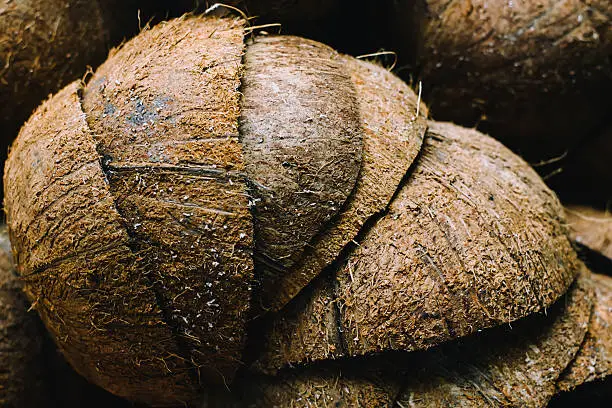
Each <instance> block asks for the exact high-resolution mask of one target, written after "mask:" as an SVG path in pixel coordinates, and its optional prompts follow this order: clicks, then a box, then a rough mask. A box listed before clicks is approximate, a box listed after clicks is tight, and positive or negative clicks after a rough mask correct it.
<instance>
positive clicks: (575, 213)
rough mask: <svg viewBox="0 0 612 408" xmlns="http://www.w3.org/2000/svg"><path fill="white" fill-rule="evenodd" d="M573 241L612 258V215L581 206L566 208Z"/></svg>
mask: <svg viewBox="0 0 612 408" xmlns="http://www.w3.org/2000/svg"><path fill="white" fill-rule="evenodd" d="M565 216H566V218H567V223H568V225H569V227H570V232H571V236H572V239H574V240H575V241H576V242H578V243H580V244H582V245H584V246H586V247H588V248H590V249H592V250H593V251H597V252H599V253H601V254H602V255H605V256H607V257H608V258H612V215H610V213H608V212H607V211H602V210H598V209H595V208H592V207H586V206H580V205H568V206H566V207H565Z"/></svg>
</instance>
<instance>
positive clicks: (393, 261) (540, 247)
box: [258, 122, 578, 369]
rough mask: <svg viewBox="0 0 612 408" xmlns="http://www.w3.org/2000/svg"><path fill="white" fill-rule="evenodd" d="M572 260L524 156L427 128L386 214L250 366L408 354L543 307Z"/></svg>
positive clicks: (556, 207) (275, 325) (459, 131)
mask: <svg viewBox="0 0 612 408" xmlns="http://www.w3.org/2000/svg"><path fill="white" fill-rule="evenodd" d="M577 265H578V261H577V258H576V255H575V252H574V250H573V248H572V245H571V242H570V240H569V239H568V236H567V227H566V224H565V221H564V219H563V209H562V207H561V205H560V203H559V201H558V199H557V198H556V196H555V195H554V194H553V193H552V192H551V191H550V190H549V189H548V188H547V187H546V186H545V185H544V183H543V182H542V180H541V179H540V178H539V177H538V176H537V175H536V173H535V172H534V171H533V170H532V169H531V168H530V167H529V166H528V165H527V164H526V163H525V162H524V161H522V160H521V159H519V158H518V157H516V156H515V155H513V154H512V153H510V152H509V151H508V150H507V149H506V148H504V147H503V146H502V145H501V144H499V143H498V142H496V141H494V140H493V139H491V138H489V137H487V136H484V135H482V134H480V133H478V132H476V131H474V130H468V129H464V128H460V127H458V126H455V125H451V124H446V123H436V122H430V124H429V130H428V131H427V135H426V138H425V142H424V146H423V149H422V151H421V154H420V156H419V158H418V159H417V161H416V162H415V166H414V168H413V169H412V170H411V171H410V174H409V177H408V179H407V180H406V181H405V183H404V184H403V185H402V187H401V189H400V191H399V192H398V194H397V196H396V197H395V198H394V200H393V201H392V203H391V205H390V207H389V210H388V211H387V212H385V213H384V215H383V216H382V217H381V218H380V219H378V220H377V221H376V222H375V223H374V224H373V225H372V226H371V228H369V229H368V230H367V231H366V233H364V234H361V235H360V237H359V238H358V242H357V245H356V248H355V249H354V250H353V251H352V253H350V254H349V255H348V256H347V258H346V261H345V262H343V263H342V264H341V265H340V267H339V269H338V270H337V271H336V272H334V273H331V274H327V275H326V276H322V277H321V279H319V280H318V281H317V282H316V284H315V285H313V286H312V287H311V288H310V291H307V292H304V293H302V294H301V295H300V296H298V298H297V299H296V300H295V301H294V302H293V303H292V304H290V305H289V307H288V308H286V309H285V310H283V311H281V312H280V313H279V315H278V316H275V317H274V318H273V319H272V324H271V329H270V330H269V333H268V338H267V346H266V347H264V348H265V350H266V351H265V352H264V355H263V357H262V358H261V360H260V361H259V363H258V364H259V366H260V367H262V368H263V369H275V368H280V367H283V366H286V365H289V364H295V363H302V362H307V361H314V360H325V359H330V358H337V357H342V356H356V355H363V354H369V353H373V352H380V351H385V350H405V351H411V350H418V349H424V348H428V347H431V346H434V345H437V344H440V343H443V342H445V341H448V340H451V339H455V338H457V337H462V336H465V335H468V334H471V333H474V332H476V331H478V330H480V329H484V328H487V327H492V326H497V325H500V324H502V323H509V322H512V321H514V320H517V319H519V318H522V317H525V316H527V315H529V314H531V313H534V312H536V311H540V310H544V309H546V308H547V307H550V305H551V304H553V303H554V302H555V301H556V300H557V299H558V298H559V297H560V296H561V295H562V294H563V293H565V291H566V290H567V288H568V287H569V285H570V283H571V282H572V281H573V279H574V276H575V273H576V271H577V270H578V266H577Z"/></svg>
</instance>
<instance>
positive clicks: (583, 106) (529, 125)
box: [388, 0, 612, 162]
mask: <svg viewBox="0 0 612 408" xmlns="http://www.w3.org/2000/svg"><path fill="white" fill-rule="evenodd" d="M388 4H390V7H391V10H390V15H389V21H390V22H389V23H388V24H389V26H390V27H392V29H391V34H392V36H391V37H392V39H393V40H394V41H395V47H394V49H396V50H398V52H399V54H400V57H405V59H404V64H408V65H410V66H411V67H412V69H410V70H407V71H406V72H407V73H409V75H410V77H411V78H412V79H414V80H415V81H422V82H423V90H424V91H423V96H424V100H425V101H426V102H427V103H428V104H429V106H430V109H431V113H432V115H433V117H434V118H436V119H437V120H449V121H453V122H456V123H458V124H462V125H464V126H469V127H472V126H476V125H478V127H479V129H481V130H482V131H484V132H487V133H489V134H491V135H493V136H494V137H495V138H498V139H499V140H501V141H502V142H503V143H504V144H506V145H507V146H509V147H510V148H511V149H513V150H514V151H516V152H518V153H520V154H521V155H523V156H524V157H526V158H527V159H528V160H530V161H533V162H538V161H540V160H544V159H552V158H555V157H558V156H561V155H562V154H564V153H565V152H566V151H567V150H568V149H569V148H572V147H574V146H576V145H577V144H579V142H580V140H581V139H583V138H587V137H589V136H590V135H592V134H593V133H594V132H596V131H597V130H598V129H599V128H600V127H601V125H602V124H603V123H604V120H608V119H609V118H608V117H609V113H610V110H609V102H608V95H609V94H610V91H612V62H611V61H610V59H609V56H610V54H611V53H612V30H611V29H610V22H611V20H610V19H611V17H612V3H611V2H610V1H608V0H588V1H582V0H570V1H566V0H536V1H521V0H510V1H508V0H493V1H491V0H452V1H440V0H425V1H412V0H403V1H394V2H388Z"/></svg>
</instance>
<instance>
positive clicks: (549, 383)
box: [398, 272, 593, 408]
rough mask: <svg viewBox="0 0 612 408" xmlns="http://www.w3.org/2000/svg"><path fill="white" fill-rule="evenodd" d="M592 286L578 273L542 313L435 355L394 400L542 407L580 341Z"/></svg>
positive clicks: (407, 403) (423, 403)
mask: <svg viewBox="0 0 612 408" xmlns="http://www.w3.org/2000/svg"><path fill="white" fill-rule="evenodd" d="M592 306H593V286H592V283H591V281H590V278H589V276H588V273H586V272H584V273H582V274H581V275H580V276H579V277H578V279H577V281H576V283H574V285H572V287H571V288H570V290H569V292H568V294H567V296H565V297H564V298H562V299H561V300H559V301H558V302H557V303H556V304H555V305H554V306H552V307H551V308H550V309H549V310H548V311H547V314H546V315H544V314H541V315H538V316H531V317H528V318H526V319H524V320H521V321H518V322H516V324H513V325H512V326H507V327H500V328H498V329H495V330H494V331H493V332H491V333H481V334H480V335H478V336H473V337H472V338H468V339H466V340H465V341H459V342H458V343H457V344H449V345H448V347H447V348H442V349H441V350H439V351H436V350H432V351H431V353H432V354H435V356H433V355H432V356H431V359H430V360H429V364H428V365H427V366H425V367H423V368H422V369H421V370H420V371H419V373H418V374H412V375H410V374H409V377H408V379H407V383H406V385H405V388H404V390H403V391H402V393H401V395H400V397H399V399H398V401H399V402H400V403H401V404H402V405H403V406H413V407H489V406H508V407H534V408H535V407H545V406H546V404H547V403H548V401H549V400H550V398H551V397H552V396H553V395H554V394H555V393H556V381H557V379H558V378H559V376H560V375H561V373H562V372H563V371H564V370H565V368H566V367H567V366H568V364H570V362H571V361H572V360H573V358H574V356H575V355H576V353H577V352H578V350H579V348H580V345H581V343H582V341H583V339H584V337H585V334H586V331H587V326H588V321H589V316H590V315H591V312H592Z"/></svg>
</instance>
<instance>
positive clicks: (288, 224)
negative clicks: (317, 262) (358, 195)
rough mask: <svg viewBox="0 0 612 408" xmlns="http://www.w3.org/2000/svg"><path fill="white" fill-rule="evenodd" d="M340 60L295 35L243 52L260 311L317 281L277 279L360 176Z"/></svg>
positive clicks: (354, 116) (352, 107)
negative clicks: (262, 307) (259, 285)
mask: <svg viewBox="0 0 612 408" xmlns="http://www.w3.org/2000/svg"><path fill="white" fill-rule="evenodd" d="M342 62H343V61H342V59H341V58H340V56H339V55H338V53H337V52H336V51H334V50H333V49H331V48H329V47H327V46H325V45H323V44H320V43H316V42H314V41H309V40H305V39H302V38H299V37H288V36H278V37H260V38H256V39H255V40H253V41H252V42H250V43H249V45H248V47H247V50H246V54H245V58H244V64H245V67H244V71H245V72H244V77H243V80H242V89H241V91H242V94H243V98H242V112H241V119H240V134H241V138H240V140H241V142H242V146H243V150H244V156H245V163H246V173H247V175H248V177H249V183H250V193H251V196H252V198H251V200H252V212H253V219H254V223H255V224H254V227H255V239H256V241H255V250H256V252H255V258H256V260H257V271H258V273H259V275H260V276H259V279H260V280H261V284H262V297H263V306H264V307H266V308H267V307H273V306H278V305H283V304H284V303H286V302H287V301H288V300H290V299H291V298H292V297H293V296H294V295H295V294H296V293H297V292H298V291H299V290H300V289H301V288H302V287H303V286H304V285H305V284H306V283H308V282H309V281H310V280H311V279H312V278H313V277H314V276H316V274H317V273H318V271H314V272H311V273H310V274H307V275H305V276H301V275H297V276H296V277H295V278H294V277H293V276H289V277H287V276H286V275H287V274H288V273H287V270H290V269H291V268H293V266H294V265H295V263H296V262H298V261H299V260H300V259H301V258H303V257H304V256H305V254H304V250H305V248H306V246H307V245H309V243H310V241H311V240H312V239H313V237H314V236H315V235H317V234H319V233H320V232H321V231H322V230H325V229H326V228H327V227H328V223H329V221H330V220H331V219H332V218H334V217H335V216H336V215H337V213H338V212H339V211H340V209H341V208H342V207H343V206H344V205H345V202H346V200H347V198H348V197H349V195H350V194H351V192H352V191H353V189H354V187H355V183H356V182H357V177H358V176H359V170H360V169H361V160H362V151H363V140H362V131H361V128H360V127H359V109H358V102H357V99H356V95H355V90H354V89H353V87H352V84H351V81H350V78H349V77H348V75H347V74H346V73H345V71H344V70H343V67H342ZM309 272H310V271H309ZM292 278H294V279H292Z"/></svg>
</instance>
